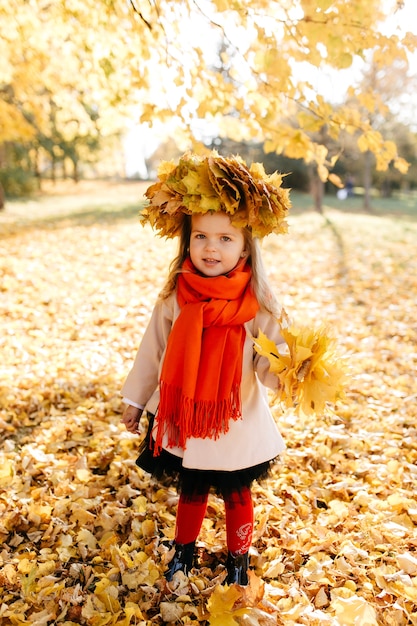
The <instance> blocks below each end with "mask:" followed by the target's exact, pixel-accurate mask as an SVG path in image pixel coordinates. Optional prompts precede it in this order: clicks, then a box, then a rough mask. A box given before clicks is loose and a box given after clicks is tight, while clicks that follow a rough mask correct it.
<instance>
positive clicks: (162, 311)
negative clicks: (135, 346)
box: [122, 294, 175, 406]
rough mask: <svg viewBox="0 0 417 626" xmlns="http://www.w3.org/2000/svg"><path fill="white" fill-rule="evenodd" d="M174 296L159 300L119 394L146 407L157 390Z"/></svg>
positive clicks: (171, 321)
mask: <svg viewBox="0 0 417 626" xmlns="http://www.w3.org/2000/svg"><path fill="white" fill-rule="evenodd" d="M174 308H175V295H174V294H173V295H172V296H170V297H169V298H167V299H166V300H159V301H158V302H157V303H156V305H155V308H154V310H153V312H152V316H151V319H150V321H149V324H148V326H147V328H146V330H145V333H144V335H143V338H142V341H141V344H140V346H139V350H138V351H137V353H136V357H135V361H134V363H133V366H132V369H131V370H130V372H129V374H128V376H127V378H126V381H125V383H124V385H123V387H122V395H123V397H124V398H126V399H127V400H130V401H131V402H133V403H135V404H138V405H141V406H146V405H147V404H148V402H149V400H150V399H151V398H152V396H154V395H155V392H157V389H158V382H159V375H160V372H161V366H162V361H163V357H164V354H165V350H166V345H167V341H168V335H169V333H170V332H171V328H172V324H173V319H174Z"/></svg>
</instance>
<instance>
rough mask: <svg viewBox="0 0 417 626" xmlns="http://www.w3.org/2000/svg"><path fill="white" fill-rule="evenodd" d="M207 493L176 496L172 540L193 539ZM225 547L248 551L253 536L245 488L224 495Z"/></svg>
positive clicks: (199, 525) (204, 507) (250, 512)
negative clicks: (175, 514)
mask: <svg viewBox="0 0 417 626" xmlns="http://www.w3.org/2000/svg"><path fill="white" fill-rule="evenodd" d="M207 499H208V492H207V493H204V494H197V495H190V494H188V493H187V494H186V495H183V494H181V495H180V499H179V502H178V510H177V520H176V527H175V541H176V543H191V542H192V541H195V540H196V539H197V537H198V534H199V532H200V529H201V525H202V523H203V519H204V515H205V513H206V508H207ZM223 499H224V506H225V511H226V535H227V547H228V550H229V551H230V552H232V553H233V554H245V553H246V552H248V550H249V547H250V545H251V542H252V535H253V503H252V496H251V491H250V489H249V487H243V488H242V489H240V490H239V491H233V492H232V493H228V494H224V495H223Z"/></svg>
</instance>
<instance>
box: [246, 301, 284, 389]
mask: <svg viewBox="0 0 417 626" xmlns="http://www.w3.org/2000/svg"><path fill="white" fill-rule="evenodd" d="M253 323H254V329H253V336H254V337H257V336H258V335H259V331H260V330H261V331H262V332H263V333H264V334H265V335H266V336H267V337H268V339H271V341H273V342H274V343H275V344H276V345H277V347H278V350H279V352H281V353H285V352H286V351H288V347H287V344H286V342H285V340H284V339H283V337H282V335H281V327H280V325H279V322H278V321H277V319H276V318H275V317H274V316H273V315H271V314H270V313H267V312H264V311H261V312H260V313H258V314H257V315H256V317H255V319H254V320H253ZM253 362H254V368H255V371H256V373H257V375H258V378H259V380H260V381H261V383H262V384H263V385H265V387H269V388H270V389H272V390H274V391H277V389H278V378H277V377H276V376H275V374H271V372H270V371H269V361H268V359H267V358H265V357H264V356H261V355H260V354H258V353H257V352H256V350H255V348H254V360H253Z"/></svg>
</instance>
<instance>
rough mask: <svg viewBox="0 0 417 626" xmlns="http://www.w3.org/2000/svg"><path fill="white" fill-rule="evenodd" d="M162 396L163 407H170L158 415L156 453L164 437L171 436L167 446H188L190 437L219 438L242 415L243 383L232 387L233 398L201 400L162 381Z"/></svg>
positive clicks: (160, 404)
mask: <svg viewBox="0 0 417 626" xmlns="http://www.w3.org/2000/svg"><path fill="white" fill-rule="evenodd" d="M160 391H161V399H160V403H159V407H160V408H161V407H169V410H165V412H159V410H158V413H157V416H156V422H157V424H156V435H155V442H154V456H158V455H159V454H160V452H161V450H162V442H163V439H164V436H165V435H167V443H166V445H167V447H168V448H173V447H176V446H178V447H180V448H183V449H185V448H186V443H187V439H189V438H190V437H196V438H198V439H207V438H209V439H218V437H219V436H220V434H224V433H227V432H228V430H229V421H230V420H231V419H232V420H234V421H237V420H238V419H241V417H242V411H241V401H240V385H239V384H236V385H234V386H233V387H232V389H231V393H230V398H229V399H226V400H220V401H216V400H197V401H194V399H193V398H187V397H186V396H184V395H183V393H182V388H181V387H177V386H175V385H171V384H169V383H163V382H161V389H160Z"/></svg>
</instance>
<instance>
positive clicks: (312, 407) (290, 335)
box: [254, 325, 347, 415]
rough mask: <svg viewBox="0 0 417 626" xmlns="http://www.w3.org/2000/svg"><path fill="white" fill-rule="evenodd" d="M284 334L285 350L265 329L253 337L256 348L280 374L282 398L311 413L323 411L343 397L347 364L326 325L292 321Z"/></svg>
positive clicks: (277, 374) (287, 405)
mask: <svg viewBox="0 0 417 626" xmlns="http://www.w3.org/2000/svg"><path fill="white" fill-rule="evenodd" d="M281 334H282V337H283V339H284V340H285V342H286V344H287V346H288V351H287V352H286V353H285V354H281V353H280V352H279V351H278V348H277V346H276V345H275V343H274V342H273V341H271V340H270V339H268V337H267V336H266V335H265V334H264V333H262V332H260V333H259V337H257V338H255V339H254V341H255V349H256V351H257V352H258V353H259V354H260V355H262V356H265V357H266V358H267V359H268V361H269V364H270V367H269V369H270V371H271V372H272V373H273V374H275V375H276V376H277V377H278V380H279V382H280V389H279V392H278V398H279V400H280V402H282V404H283V405H284V406H285V407H287V408H291V407H293V406H294V405H295V406H296V407H297V410H298V411H300V412H301V413H304V414H305V415H309V414H312V413H321V412H324V411H325V409H326V406H327V405H328V404H334V403H335V402H336V400H338V399H340V398H343V397H344V386H345V383H346V377H347V367H346V365H345V363H344V361H343V360H342V359H341V357H340V356H339V355H338V354H337V352H336V345H335V340H334V339H333V338H332V337H330V336H329V335H328V334H327V333H326V329H325V328H324V327H321V328H318V329H313V328H309V327H298V328H297V327H295V326H294V325H290V326H287V327H285V326H283V327H282V329H281Z"/></svg>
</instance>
